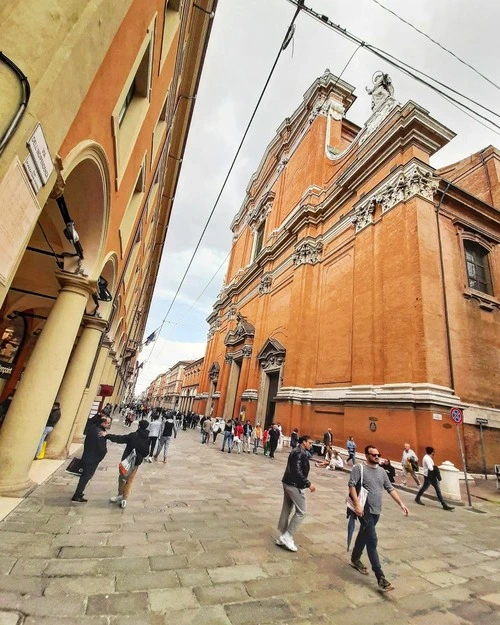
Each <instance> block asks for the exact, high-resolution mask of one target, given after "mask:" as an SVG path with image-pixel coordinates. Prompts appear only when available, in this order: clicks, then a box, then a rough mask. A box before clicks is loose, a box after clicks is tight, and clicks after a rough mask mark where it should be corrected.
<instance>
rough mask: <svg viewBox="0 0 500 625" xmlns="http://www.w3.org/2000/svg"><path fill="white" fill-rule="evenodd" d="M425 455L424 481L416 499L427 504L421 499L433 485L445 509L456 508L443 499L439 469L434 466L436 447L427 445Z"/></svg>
mask: <svg viewBox="0 0 500 625" xmlns="http://www.w3.org/2000/svg"><path fill="white" fill-rule="evenodd" d="M425 452H426V453H425V456H424V459H423V460H422V466H423V470H424V483H423V485H422V487H421V488H420V490H419V491H418V493H417V496H416V497H415V501H416V502H417V503H418V504H420V505H421V506H425V504H424V503H422V501H421V500H420V499H421V497H422V495H423V494H424V493H425V491H426V490H427V489H428V488H429V486H431V485H432V486H433V487H434V490H435V491H436V495H437V498H438V499H439V502H440V503H441V505H442V506H443V510H454V508H453V507H452V506H449V505H448V504H447V503H446V501H445V500H444V499H443V495H442V494H441V488H440V486H439V477H438V476H439V469H438V468H437V467H436V466H434V453H435V451H434V447H426V448H425Z"/></svg>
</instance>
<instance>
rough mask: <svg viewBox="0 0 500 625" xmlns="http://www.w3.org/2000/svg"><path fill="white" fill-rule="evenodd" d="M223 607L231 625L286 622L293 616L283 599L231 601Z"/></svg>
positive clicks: (260, 624) (261, 624)
mask: <svg viewBox="0 0 500 625" xmlns="http://www.w3.org/2000/svg"><path fill="white" fill-rule="evenodd" d="M224 608H225V610H226V614H227V616H228V617H229V620H230V621H231V623H232V625H255V624H256V623H258V624H259V625H263V624H265V623H287V622H288V621H289V620H290V619H291V618H293V617H294V616H295V614H294V613H293V612H292V611H291V609H290V606H289V605H288V603H286V601H284V600H283V599H267V600H264V601H249V602H247V603H233V604H230V605H225V606H224Z"/></svg>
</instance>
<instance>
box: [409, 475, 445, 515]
mask: <svg viewBox="0 0 500 625" xmlns="http://www.w3.org/2000/svg"><path fill="white" fill-rule="evenodd" d="M429 486H434V490H435V491H436V495H437V498H438V499H439V503H440V504H441V505H442V506H443V508H444V507H445V506H446V505H447V504H446V501H445V500H444V499H443V495H442V494H441V487H440V486H439V481H438V480H437V478H436V477H435V476H430V475H426V476H424V483H423V484H422V486H421V487H420V490H419V491H418V493H417V496H416V500H417V501H420V497H422V495H423V494H424V493H425V491H426V490H427V489H428V488H429Z"/></svg>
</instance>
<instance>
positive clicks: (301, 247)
mask: <svg viewBox="0 0 500 625" xmlns="http://www.w3.org/2000/svg"><path fill="white" fill-rule="evenodd" d="M322 252H323V243H322V242H321V241H320V240H319V239H313V238H311V237H306V238H304V239H302V240H301V241H299V242H298V243H297V245H296V246H295V251H294V253H293V256H292V259H293V264H294V265H295V266H296V267H299V266H300V265H306V264H308V265H315V264H316V263H319V262H321V253H322Z"/></svg>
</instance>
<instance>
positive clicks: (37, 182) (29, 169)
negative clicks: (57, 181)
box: [23, 154, 43, 193]
mask: <svg viewBox="0 0 500 625" xmlns="http://www.w3.org/2000/svg"><path fill="white" fill-rule="evenodd" d="M23 167H24V171H25V172H26V175H27V176H28V178H29V181H30V182H31V186H32V187H33V191H34V192H35V193H38V191H40V189H41V188H42V187H43V183H42V179H41V178H40V174H39V173H38V169H37V168H36V165H35V161H34V160H33V157H32V156H31V154H28V156H27V157H26V158H25V160H24V163H23Z"/></svg>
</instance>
